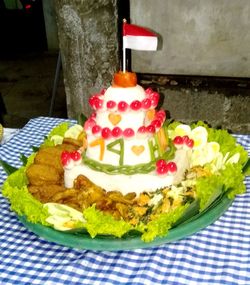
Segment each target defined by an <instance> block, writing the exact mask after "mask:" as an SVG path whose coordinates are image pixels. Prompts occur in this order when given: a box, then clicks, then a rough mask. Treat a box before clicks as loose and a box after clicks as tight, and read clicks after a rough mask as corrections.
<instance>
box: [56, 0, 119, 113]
mask: <svg viewBox="0 0 250 285" xmlns="http://www.w3.org/2000/svg"><path fill="white" fill-rule="evenodd" d="M54 4H55V11H56V16H57V26H58V35H59V47H60V52H61V56H62V66H63V73H64V84H65V91H66V96H67V110H68V117H69V118H77V117H78V115H79V114H80V113H84V114H85V115H87V116H88V115H89V114H90V109H89V105H88V98H89V96H90V95H92V94H93V93H95V92H99V91H100V90H101V89H102V88H104V87H107V85H108V84H109V83H110V82H111V80H112V76H113V73H114V72H115V71H117V70H118V68H119V60H118V33H117V25H118V16H117V3H116V0H95V1H89V0H54ZM104 84H106V86H104Z"/></svg>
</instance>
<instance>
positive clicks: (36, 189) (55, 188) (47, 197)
mask: <svg viewBox="0 0 250 285" xmlns="http://www.w3.org/2000/svg"><path fill="white" fill-rule="evenodd" d="M28 189H29V192H30V193H31V194H32V195H33V196H34V197H35V198H36V199H38V200H39V201H40V202H42V203H49V202H53V197H54V196H55V195H56V194H58V193H62V192H64V191H65V190H66V189H65V187H64V186H60V185H55V184H50V185H47V184H44V185H40V186H35V185H31V186H29V187H28Z"/></svg>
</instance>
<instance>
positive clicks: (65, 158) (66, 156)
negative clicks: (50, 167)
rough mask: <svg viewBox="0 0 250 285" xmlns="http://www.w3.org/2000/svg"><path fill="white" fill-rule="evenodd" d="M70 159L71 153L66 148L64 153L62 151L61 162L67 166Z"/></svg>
mask: <svg viewBox="0 0 250 285" xmlns="http://www.w3.org/2000/svg"><path fill="white" fill-rule="evenodd" d="M69 160H70V153H69V152H68V151H66V150H64V151H63V152H62V153H61V162H62V165H63V166H65V165H67V164H68V162H69Z"/></svg>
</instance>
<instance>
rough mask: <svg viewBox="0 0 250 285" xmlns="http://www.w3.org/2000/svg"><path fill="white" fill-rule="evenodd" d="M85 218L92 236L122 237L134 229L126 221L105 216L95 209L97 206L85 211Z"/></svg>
mask: <svg viewBox="0 0 250 285" xmlns="http://www.w3.org/2000/svg"><path fill="white" fill-rule="evenodd" d="M83 216H84V218H85V219H86V221H87V223H86V224H85V226H86V229H87V231H88V232H89V234H90V236H91V237H92V238H94V237H95V236H96V235H98V234H100V235H114V236H116V237H122V236H123V235H124V234H125V233H127V232H128V231H130V230H131V229H133V227H132V226H131V225H130V224H128V223H127V222H125V221H124V220H119V221H118V220H115V219H114V218H113V217H112V216H111V215H108V214H105V213H103V212H101V211H99V210H97V209H96V208H95V205H93V206H91V207H89V208H87V209H86V210H84V211H83Z"/></svg>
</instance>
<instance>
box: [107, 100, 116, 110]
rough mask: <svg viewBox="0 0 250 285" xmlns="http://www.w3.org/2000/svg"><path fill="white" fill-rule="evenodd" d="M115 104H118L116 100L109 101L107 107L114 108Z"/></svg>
mask: <svg viewBox="0 0 250 285" xmlns="http://www.w3.org/2000/svg"><path fill="white" fill-rule="evenodd" d="M115 106H116V103H115V101H112V100H110V101H108V102H107V108H108V109H113V108H114V107H115Z"/></svg>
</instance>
